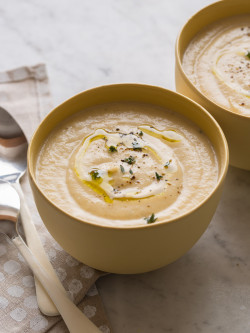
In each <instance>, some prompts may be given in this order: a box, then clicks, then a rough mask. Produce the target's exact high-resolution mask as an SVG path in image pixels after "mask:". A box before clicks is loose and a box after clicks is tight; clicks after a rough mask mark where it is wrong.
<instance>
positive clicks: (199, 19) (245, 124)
mask: <svg viewBox="0 0 250 333" xmlns="http://www.w3.org/2000/svg"><path fill="white" fill-rule="evenodd" d="M247 13H250V1H249V0H237V1H235V0H227V1H219V2H216V3H213V4H211V5H209V6H207V7H205V8H203V9H202V10H200V11H199V12H197V13H196V14H195V15H194V16H192V17H191V18H190V19H189V20H188V21H187V23H186V24H185V25H184V27H183V28H182V30H181V32H180V34H179V36H178V38H177V42H176V52H175V55H176V67H175V80H176V90H177V91H178V92H180V93H182V94H183V95H186V96H188V97H190V98H192V99H193V100H194V101H196V102H198V103H199V104H201V105H202V106H203V107H204V108H206V110H208V111H209V112H210V113H211V114H212V115H213V116H214V118H215V119H216V120H217V121H218V123H219V124H220V126H221V128H222V130H223V132H224V133H225V136H226V138H227V141H228V146H229V152H230V154H229V155H230V164H231V165H233V166H236V167H238V168H242V169H246V170H250V150H249V147H250V117H246V116H243V115H240V114H236V113H234V112H232V111H229V110H227V109H224V108H222V107H220V106H218V105H217V104H215V103H214V102H212V101H211V100H209V99H208V98H207V97H206V96H204V95H203V94H202V93H201V92H200V91H199V90H198V89H197V88H196V87H195V86H194V85H193V84H192V83H191V81H190V80H189V79H188V77H187V76H186V74H185V73H184V71H183V68H182V57H183V54H184V52H185V50H186V48H187V46H188V44H189V43H190V41H191V40H192V38H193V37H194V36H195V35H196V34H197V33H198V32H199V31H200V30H201V29H202V28H204V27H205V26H207V25H208V24H210V23H212V22H214V21H217V20H219V19H222V18H225V17H230V16H234V15H238V14H247Z"/></svg>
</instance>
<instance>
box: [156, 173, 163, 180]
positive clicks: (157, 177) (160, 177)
mask: <svg viewBox="0 0 250 333" xmlns="http://www.w3.org/2000/svg"><path fill="white" fill-rule="evenodd" d="M155 177H156V179H157V180H161V179H162V176H161V175H159V174H158V172H156V173H155Z"/></svg>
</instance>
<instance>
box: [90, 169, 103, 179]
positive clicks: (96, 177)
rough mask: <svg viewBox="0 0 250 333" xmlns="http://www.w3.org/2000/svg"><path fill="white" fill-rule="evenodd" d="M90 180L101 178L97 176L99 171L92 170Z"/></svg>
mask: <svg viewBox="0 0 250 333" xmlns="http://www.w3.org/2000/svg"><path fill="white" fill-rule="evenodd" d="M90 175H91V178H92V179H93V180H96V179H98V178H101V176H100V175H99V171H98V170H93V171H91V172H90Z"/></svg>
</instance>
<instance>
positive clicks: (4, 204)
mask: <svg viewBox="0 0 250 333" xmlns="http://www.w3.org/2000/svg"><path fill="white" fill-rule="evenodd" d="M19 210H20V198H19V195H18V193H17V191H16V190H15V189H14V188H13V187H12V186H11V185H10V184H9V183H8V182H5V181H3V180H0V232H1V233H2V234H5V235H6V236H8V237H9V238H10V239H11V240H12V242H13V243H14V244H15V245H16V246H17V248H18V249H19V251H20V252H21V254H22V256H23V257H24V259H25V260H26V262H27V263H28V265H29V267H30V268H31V269H32V271H33V273H34V274H35V275H36V276H37V277H38V278H39V281H40V282H41V284H42V285H43V287H44V288H45V290H46V292H47V293H48V295H50V297H51V299H52V301H53V302H54V304H55V305H56V307H57V309H58V310H59V313H60V314H61V316H62V318H63V320H64V322H65V324H66V325H67V327H68V329H69V331H70V332H71V333H79V332H86V333H100V330H99V329H98V328H97V327H96V326H95V325H94V324H93V323H92V322H91V321H90V320H89V319H88V318H87V317H86V316H85V315H84V314H83V313H82V312H81V310H79V309H78V307H77V306H76V305H75V304H74V303H73V302H72V301H71V300H70V299H69V298H68V296H67V294H66V292H65V290H64V288H63V286H62V285H61V284H60V285H58V284H57V283H56V282H55V281H54V279H53V278H52V279H51V277H50V275H49V274H48V272H47V271H46V270H45V269H44V268H43V267H42V266H41V265H40V264H39V262H38V260H37V259H36V257H35V256H34V255H33V253H32V252H31V251H30V249H29V248H28V247H27V245H26V244H25V243H24V241H23V239H22V237H21V236H20V234H19V223H20V222H19V221H20V219H19Z"/></svg>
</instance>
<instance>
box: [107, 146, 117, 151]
mask: <svg viewBox="0 0 250 333" xmlns="http://www.w3.org/2000/svg"><path fill="white" fill-rule="evenodd" d="M109 151H110V152H111V153H114V152H115V151H117V149H116V147H115V146H110V147H109Z"/></svg>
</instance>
